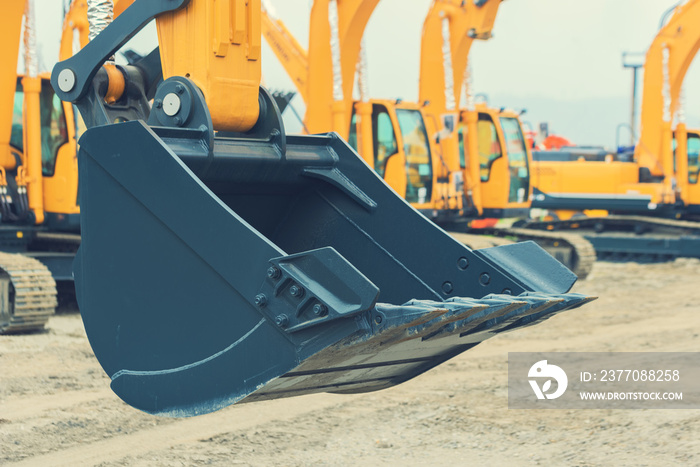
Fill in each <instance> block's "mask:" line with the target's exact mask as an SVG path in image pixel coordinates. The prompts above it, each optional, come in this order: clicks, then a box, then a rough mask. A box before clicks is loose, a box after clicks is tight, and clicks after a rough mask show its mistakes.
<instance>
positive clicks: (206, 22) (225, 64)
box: [156, 0, 261, 131]
mask: <svg viewBox="0 0 700 467" xmlns="http://www.w3.org/2000/svg"><path fill="white" fill-rule="evenodd" d="M260 11H261V5H260V0H213V1H209V0H191V1H190V3H189V4H188V5H187V6H186V7H185V8H183V9H181V10H178V11H175V12H172V13H166V14H163V15H160V16H159V17H158V19H157V20H156V23H157V27H158V40H159V44H160V55H161V62H162V64H163V77H164V78H166V79H167V78H169V77H171V76H185V77H188V78H190V79H191V80H192V81H194V83H195V84H196V85H197V86H198V87H199V89H200V90H201V91H202V93H203V94H204V97H205V99H206V100H207V105H208V106H209V111H210V113H211V117H212V121H213V123H214V126H215V128H217V129H218V130H224V131H247V130H249V129H251V128H252V127H253V125H255V123H256V122H257V120H258V114H259V110H260V109H259V103H258V90H259V87H260V78H261V67H260V47H261V35H260V31H261V18H260ZM232 108H235V109H236V112H231V109H232Z"/></svg>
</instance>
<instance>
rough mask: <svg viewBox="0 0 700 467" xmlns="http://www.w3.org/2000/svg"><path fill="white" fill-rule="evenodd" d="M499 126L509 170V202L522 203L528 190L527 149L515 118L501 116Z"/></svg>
mask: <svg viewBox="0 0 700 467" xmlns="http://www.w3.org/2000/svg"><path fill="white" fill-rule="evenodd" d="M500 120H501V127H502V128H503V136H504V138H505V142H506V148H507V153H508V168H509V171H510V191H509V194H508V201H509V202H516V203H522V202H525V201H526V200H527V195H528V192H529V191H530V174H529V170H528V162H527V149H526V146H525V138H524V137H523V132H522V129H521V128H520V122H519V121H518V119H517V118H511V117H501V118H500Z"/></svg>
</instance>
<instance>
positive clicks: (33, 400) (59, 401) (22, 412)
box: [0, 388, 114, 421]
mask: <svg viewBox="0 0 700 467" xmlns="http://www.w3.org/2000/svg"><path fill="white" fill-rule="evenodd" d="M109 397H114V394H113V393H112V391H111V390H109V389H107V388H105V389H100V390H97V391H84V390H83V391H67V392H61V393H58V394H52V395H47V396H34V397H27V398H18V399H10V400H7V401H5V402H3V403H0V418H2V419H5V420H9V421H20V420H25V419H30V418H34V417H36V416H38V415H41V414H42V413H44V412H47V411H50V410H58V409H60V410H66V409H67V408H70V407H73V406H76V405H79V404H86V403H88V402H94V401H96V400H99V399H107V398H109Z"/></svg>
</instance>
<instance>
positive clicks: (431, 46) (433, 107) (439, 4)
mask: <svg viewBox="0 0 700 467" xmlns="http://www.w3.org/2000/svg"><path fill="white" fill-rule="evenodd" d="M500 4H501V0H489V1H487V2H486V3H484V4H483V5H481V6H477V5H476V4H475V2H471V1H469V2H464V1H462V0H433V1H432V3H431V5H430V9H429V10H428V14H427V15H426V17H425V21H424V23H423V39H422V41H421V56H420V85H419V95H420V100H421V101H429V102H430V104H429V106H428V108H429V110H430V111H432V112H435V113H438V114H439V113H444V112H446V111H447V110H448V109H447V103H446V100H445V68H444V66H443V54H442V45H443V35H442V20H443V18H447V19H448V20H449V23H450V42H451V44H450V49H451V51H452V70H453V79H452V82H453V83H454V96H455V102H456V104H457V105H459V102H460V98H461V93H462V83H463V82H464V75H465V73H466V71H467V63H468V60H469V51H470V50H471V46H472V43H473V42H474V40H486V39H489V38H491V31H492V29H493V25H494V23H495V21H496V14H497V13H498V7H499V6H500Z"/></svg>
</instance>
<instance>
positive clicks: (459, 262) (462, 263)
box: [457, 257, 469, 271]
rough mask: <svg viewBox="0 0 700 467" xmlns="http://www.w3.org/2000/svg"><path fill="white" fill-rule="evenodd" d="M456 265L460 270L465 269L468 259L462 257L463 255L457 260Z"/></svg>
mask: <svg viewBox="0 0 700 467" xmlns="http://www.w3.org/2000/svg"><path fill="white" fill-rule="evenodd" d="M457 267H458V268H459V269H461V270H462V271H464V270H465V269H467V268H468V267H469V260H468V259H467V258H464V257H462V258H459V259H458V260H457Z"/></svg>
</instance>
